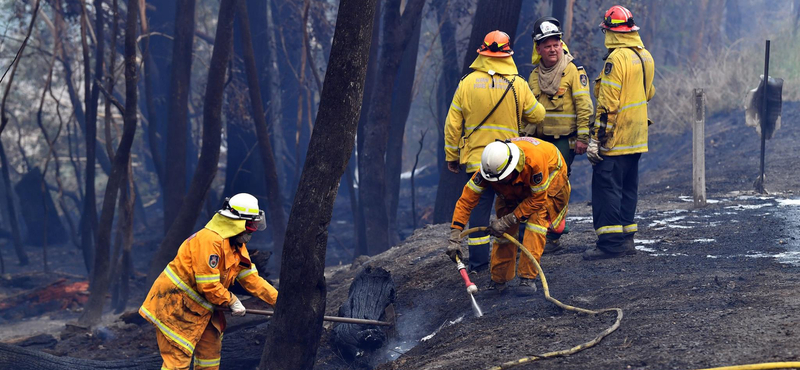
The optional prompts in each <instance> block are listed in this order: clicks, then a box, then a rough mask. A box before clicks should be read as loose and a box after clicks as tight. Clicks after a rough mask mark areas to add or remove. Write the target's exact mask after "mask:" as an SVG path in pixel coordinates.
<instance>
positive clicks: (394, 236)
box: [386, 21, 422, 245]
mask: <svg viewBox="0 0 800 370" xmlns="http://www.w3.org/2000/svg"><path fill="white" fill-rule="evenodd" d="M421 25H422V21H418V22H416V25H415V26H414V28H413V31H412V34H411V40H410V43H409V44H408V45H407V46H406V50H405V51H404V52H403V56H402V58H401V59H402V60H401V62H400V68H399V71H398V73H397V77H396V78H395V81H396V82H397V84H396V85H395V89H394V93H393V94H392V96H393V97H392V109H391V112H392V113H391V118H390V124H389V138H391V139H390V140H389V142H388V145H387V147H386V198H387V200H386V206H387V208H388V210H389V213H388V217H389V245H397V244H398V243H400V238H399V234H398V231H399V226H398V225H397V206H398V203H399V200H400V173H401V172H402V169H403V143H404V142H405V140H404V137H405V131H406V121H408V114H409V111H410V110H411V102H412V99H413V88H414V78H415V76H416V72H417V52H418V51H419V33H420V28H421Z"/></svg>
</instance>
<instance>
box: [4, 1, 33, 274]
mask: <svg viewBox="0 0 800 370" xmlns="http://www.w3.org/2000/svg"><path fill="white" fill-rule="evenodd" d="M37 15H39V0H36V3H35V4H34V6H33V15H32V16H31V23H30V25H29V26H28V32H27V34H26V35H25V39H24V40H23V41H22V45H21V46H20V48H19V51H17V55H16V56H15V57H14V60H13V62H12V63H13V66H12V68H11V74H10V75H8V82H7V83H6V89H5V91H4V92H3V101H2V103H1V104H0V134H2V133H3V130H4V129H5V128H6V125H8V116H7V115H6V101H7V100H8V93H9V92H10V91H11V85H12V84H13V83H14V75H15V74H16V72H17V66H19V61H20V59H21V58H22V53H23V52H24V51H25V46H27V45H28V39H30V37H31V31H33V25H34V23H35V22H36V16H37ZM0 165H2V166H3V181H4V182H5V183H6V199H7V202H8V216H9V217H8V219H9V221H10V224H11V235H12V238H13V242H14V250H15V251H16V252H17V258H19V264H20V266H25V265H27V264H28V255H27V253H25V250H24V249H23V248H22V239H21V237H20V232H19V223H18V220H17V212H16V207H15V206H14V197H13V195H12V190H11V189H13V186H12V185H11V175H10V173H9V170H8V165H9V163H8V158H7V157H6V150H5V148H4V147H3V143H2V142H0Z"/></svg>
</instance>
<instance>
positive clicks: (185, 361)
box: [156, 322, 222, 370]
mask: <svg viewBox="0 0 800 370" xmlns="http://www.w3.org/2000/svg"><path fill="white" fill-rule="evenodd" d="M156 339H157V340H158V349H159V351H160V352H161V359H162V360H163V363H162V364H161V370H188V369H189V366H190V365H191V363H192V357H194V367H193V368H194V369H203V370H217V369H219V361H220V351H221V350H222V333H220V332H219V330H217V328H215V327H214V325H213V324H212V323H211V322H209V323H208V325H206V328H205V330H203V333H202V334H201V335H200V341H199V342H197V345H196V346H195V348H194V355H190V354H187V353H186V352H185V351H184V350H183V349H182V348H180V347H178V345H177V344H175V342H174V341H172V340H170V339H168V338H167V337H166V336H165V335H164V334H163V333H162V332H161V331H160V330H156Z"/></svg>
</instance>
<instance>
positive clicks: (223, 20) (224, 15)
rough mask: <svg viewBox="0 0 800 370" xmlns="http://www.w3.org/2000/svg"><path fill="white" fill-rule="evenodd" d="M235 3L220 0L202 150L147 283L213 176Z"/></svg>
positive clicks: (171, 253) (168, 256)
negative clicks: (178, 210)
mask: <svg viewBox="0 0 800 370" xmlns="http://www.w3.org/2000/svg"><path fill="white" fill-rule="evenodd" d="M236 1H237V0H222V3H221V4H220V7H219V17H218V20H217V31H216V34H215V37H214V51H213V52H212V54H211V64H210V65H209V68H208V84H207V85H206V94H205V99H204V104H203V147H202V149H201V151H200V159H199V160H198V162H197V170H196V171H195V173H194V176H193V177H192V183H191V185H190V186H189V191H188V192H187V193H186V197H185V198H184V199H183V204H181V210H180V212H179V213H178V216H177V217H176V218H175V221H174V222H173V223H172V226H170V228H169V230H168V231H167V233H166V236H165V237H164V240H163V241H162V242H161V244H160V245H159V247H158V251H157V252H156V255H155V257H154V258H153V262H152V263H151V264H150V271H149V272H148V274H147V278H148V282H150V283H152V282H153V281H154V280H155V279H156V277H158V274H160V273H161V270H162V269H164V266H166V265H167V263H169V261H171V260H172V258H173V257H175V253H176V252H177V250H178V247H180V245H181V241H182V240H183V239H184V238H186V237H187V236H188V235H189V233H191V231H192V228H193V227H194V223H195V221H197V215H198V214H200V211H201V209H202V207H203V202H204V200H205V198H206V195H207V194H208V189H209V188H210V187H211V182H212V181H213V180H214V176H215V175H216V173H217V167H218V163H219V147H220V143H221V134H222V126H221V117H220V116H221V112H222V101H223V100H222V93H223V91H224V89H225V75H226V73H225V72H226V70H227V66H228V60H229V59H230V57H231V51H232V50H233V19H234V17H235V16H236Z"/></svg>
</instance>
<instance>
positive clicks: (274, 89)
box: [250, 0, 289, 261]
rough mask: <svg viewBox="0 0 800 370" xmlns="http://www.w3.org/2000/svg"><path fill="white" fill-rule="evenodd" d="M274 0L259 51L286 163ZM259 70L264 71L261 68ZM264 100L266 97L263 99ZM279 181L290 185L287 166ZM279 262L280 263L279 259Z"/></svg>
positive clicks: (276, 144)
mask: <svg viewBox="0 0 800 370" xmlns="http://www.w3.org/2000/svg"><path fill="white" fill-rule="evenodd" d="M250 2H251V3H252V2H256V3H259V2H260V1H258V0H255V1H254V0H250ZM272 3H273V2H272V0H266V3H265V4H264V11H265V12H266V23H265V25H266V28H265V29H264V30H263V32H264V33H265V35H264V38H265V41H266V48H259V49H266V53H267V55H266V58H267V59H266V68H264V69H263V71H264V75H265V78H264V82H265V83H266V84H267V91H268V92H269V96H268V98H269V100H268V101H267V102H266V103H267V108H266V109H267V112H268V114H269V122H270V123H271V125H270V129H271V130H272V131H271V132H270V134H271V136H270V137H271V139H272V144H273V145H272V147H273V150H274V153H275V157H276V158H278V162H280V163H286V162H287V161H286V153H288V151H289V148H287V146H286V138H285V135H284V132H283V125H282V124H281V120H282V117H283V116H282V115H281V112H282V110H281V109H282V108H281V106H282V105H281V79H280V76H281V72H280V70H279V68H278V65H279V63H278V43H277V42H276V41H275V32H276V27H275V21H274V18H273V16H272ZM259 70H262V69H260V68H259ZM262 98H264V97H262ZM277 170H278V175H279V177H278V179H279V180H280V185H281V186H282V187H285V186H287V185H288V177H289V176H288V175H287V173H288V171H287V170H286V167H285V166H278V168H277ZM277 261H280V259H278V260H277Z"/></svg>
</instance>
